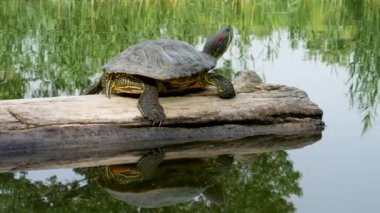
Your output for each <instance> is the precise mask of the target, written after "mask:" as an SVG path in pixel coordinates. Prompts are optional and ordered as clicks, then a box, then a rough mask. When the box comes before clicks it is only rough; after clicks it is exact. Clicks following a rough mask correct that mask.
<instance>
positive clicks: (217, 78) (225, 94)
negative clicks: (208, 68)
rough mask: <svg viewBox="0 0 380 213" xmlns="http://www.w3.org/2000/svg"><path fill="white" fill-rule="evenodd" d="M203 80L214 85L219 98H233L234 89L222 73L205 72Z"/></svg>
mask: <svg viewBox="0 0 380 213" xmlns="http://www.w3.org/2000/svg"><path fill="white" fill-rule="evenodd" d="M204 80H205V81H206V82H207V83H208V84H210V85H213V86H216V89H217V91H218V96H219V97H220V98H233V97H235V89H234V86H233V85H232V83H231V81H229V80H228V79H226V78H225V77H224V76H222V75H218V74H215V73H207V74H206V75H205V77H204Z"/></svg>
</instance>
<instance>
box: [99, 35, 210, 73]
mask: <svg viewBox="0 0 380 213" xmlns="http://www.w3.org/2000/svg"><path fill="white" fill-rule="evenodd" d="M215 66H216V59H215V58H213V57H212V56H210V55H208V54H205V53H202V52H200V51H198V50H196V49H195V48H194V47H193V46H191V45H190V44H188V43H186V42H183V41H174V40H151V41H146V42H143V43H140V44H136V45H133V46H130V47H129V48H128V49H126V50H124V51H123V52H121V53H120V54H118V55H117V56H115V57H114V58H112V59H111V60H110V61H109V62H108V64H106V65H104V66H103V71H105V72H112V73H127V74H131V75H140V76H146V77H149V78H153V79H158V80H170V79H175V78H182V77H188V76H192V75H194V74H197V73H199V72H202V71H208V70H211V69H213V68H214V67H215Z"/></svg>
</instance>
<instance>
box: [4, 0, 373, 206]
mask: <svg viewBox="0 0 380 213" xmlns="http://www.w3.org/2000/svg"><path fill="white" fill-rule="evenodd" d="M379 11H380V5H379V3H377V1H370V0H367V1H355V0H345V1H344V0H343V1H333V0H330V1H291V0H288V1H264V0H263V1H223V2H220V1H197V2H190V1H175V0H172V1H158V0H157V1H141V2H132V1H113V2H112V3H110V2H108V1H105V2H100V1H81V2H77V1H68V0H67V1H63V0H61V1H58V0H57V1H33V2H24V1H10V0H9V1H8V0H6V1H1V3H0V22H1V23H0V40H1V41H2V42H1V43H0V99H16V98H31V97H48V96H60V95H77V94H79V93H80V91H83V90H84V89H85V88H86V87H87V86H89V85H90V83H91V82H92V81H93V80H94V78H95V77H96V75H97V73H98V72H99V70H98V67H99V66H100V65H102V64H103V63H104V62H105V61H107V59H108V58H109V57H111V56H113V55H115V54H117V53H118V52H120V51H121V50H122V49H124V48H125V47H127V46H129V45H131V44H134V43H137V42H139V41H142V40H146V39H152V38H159V37H163V38H175V39H180V40H185V41H188V42H190V43H192V44H194V45H195V46H196V47H197V48H199V49H200V48H201V47H202V45H203V43H204V40H205V36H207V35H209V34H211V33H213V32H214V31H216V30H217V29H218V28H219V27H221V26H223V25H226V24H231V25H233V26H234V27H235V29H236V31H237V33H236V36H235V40H234V43H233V46H232V47H231V48H230V50H229V51H228V52H227V53H226V54H225V55H224V56H223V58H222V60H220V61H219V64H218V66H223V65H226V64H231V67H232V70H233V72H232V73H226V74H227V75H231V76H234V73H237V72H239V71H241V70H245V69H248V70H255V71H256V72H257V73H258V74H259V75H260V76H262V77H263V78H264V79H265V81H266V82H268V83H279V84H285V85H289V86H295V87H297V88H300V89H303V90H305V91H306V92H307V93H308V95H309V97H310V99H311V100H312V101H313V102H315V103H317V104H318V105H319V106H320V107H321V108H322V109H323V111H324V117H323V120H324V121H325V123H326V125H327V126H326V129H325V130H324V132H323V138H322V139H321V140H320V141H319V142H317V143H315V144H312V145H309V146H306V147H304V148H302V149H296V150H290V151H287V152H283V151H280V152H274V153H267V154H262V155H258V156H253V157H252V158H253V159H250V160H248V162H249V163H248V166H247V165H244V164H242V163H240V162H239V161H236V162H235V163H234V164H233V165H232V168H231V171H230V175H228V177H227V178H226V179H224V180H223V184H222V186H223V188H224V189H225V193H226V195H227V198H226V199H227V203H228V204H229V208H228V209H229V211H232V212H288V211H290V212H294V211H295V212H379V211H380V206H379V205H378V200H379V192H380V184H379V183H378V180H379V179H380V169H379V168H378V167H377V166H376V162H378V161H379V160H380V159H379V155H378V153H379V151H380V144H379V142H378V139H379V138H380V137H379V136H380V131H379V124H380V122H379V121H378V118H377V116H376V115H377V114H376V112H378V110H377V107H376V106H377V103H378V100H379V96H378V94H377V91H378V89H379V84H378V80H379V76H380V75H379V73H380V68H379V60H378V59H379V57H380V56H379V52H380V42H379V41H380V40H379V39H376V38H377V36H378V34H379V33H380V21H379V20H380V17H379V15H378V14H380V13H379ZM195 29H196V30H195ZM226 62H230V63H226ZM96 174H97V171H95V170H91V169H85V168H83V169H76V170H71V169H58V170H46V171H31V172H28V174H24V173H3V174H0V194H1V195H2V196H1V197H0V203H1V204H2V205H1V207H0V210H1V211H3V212H19V211H32V212H40V211H49V212H52V211H60V212H62V211H75V210H76V211H78V210H80V211H86V212H87V211H96V212H101V211H114V212H119V211H133V212H134V211H137V210H138V209H136V208H134V207H131V206H129V205H127V204H126V203H124V202H121V201H117V200H115V199H113V198H111V197H110V196H109V195H108V194H107V193H105V192H104V191H103V190H102V189H101V188H100V187H99V185H98V184H97V182H96ZM54 175H56V176H57V178H58V179H55V178H51V177H52V176H54ZM46 178H50V180H49V181H46ZM36 181H37V182H36ZM38 181H43V182H38ZM59 181H62V182H59ZM202 199H205V198H204V197H202V196H201V197H198V198H197V200H202ZM208 202H209V201H204V202H190V203H186V204H181V205H177V206H173V207H166V208H164V209H163V210H164V211H168V212H171V211H172V212H176V211H195V210H196V211H203V212H205V211H219V210H220V209H219V208H217V207H214V206H212V205H211V204H209V203H208ZM207 204H209V205H207ZM141 211H146V210H144V209H141Z"/></svg>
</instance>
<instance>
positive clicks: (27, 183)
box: [0, 151, 302, 212]
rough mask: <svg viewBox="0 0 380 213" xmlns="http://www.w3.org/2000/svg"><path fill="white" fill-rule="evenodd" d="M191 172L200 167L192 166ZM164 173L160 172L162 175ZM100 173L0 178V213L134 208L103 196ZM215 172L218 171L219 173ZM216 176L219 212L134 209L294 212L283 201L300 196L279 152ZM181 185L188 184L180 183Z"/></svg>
mask: <svg viewBox="0 0 380 213" xmlns="http://www.w3.org/2000/svg"><path fill="white" fill-rule="evenodd" d="M247 159H248V160H247ZM178 162H180V161H178ZM178 162H177V164H176V165H177V167H170V166H169V167H166V169H169V170H170V169H171V171H172V173H169V175H167V176H165V175H164V174H163V173H162V176H161V178H166V179H165V180H161V181H164V183H169V182H170V181H172V180H171V179H168V178H171V177H170V176H172V175H173V174H174V173H173V171H175V172H180V173H181V172H182V170H183V171H186V169H188V168H189V165H188V163H189V161H185V162H187V164H186V165H187V166H186V165H183V164H182V166H181V164H180V163H178ZM192 163H194V162H192ZM170 165H173V164H170ZM194 165H205V164H192V166H194ZM173 168H174V169H173ZM196 168H201V167H198V166H196ZM207 168H209V167H207V166H206V167H205V168H204V169H203V170H197V171H198V173H195V176H194V177H198V178H199V177H204V176H202V174H204V171H206V170H207ZM213 168H215V167H213ZM181 169H182V170H181ZM205 169H206V170H205ZM169 170H165V169H164V170H163V171H165V172H167V171H169ZM102 171H104V167H93V168H81V169H75V172H76V173H78V174H81V175H82V176H83V177H84V179H83V180H75V181H71V182H66V183H63V182H60V181H57V178H56V177H55V176H53V177H50V178H49V179H47V180H46V181H43V182H42V181H31V180H29V179H28V178H27V173H25V172H23V173H19V174H17V175H16V174H12V173H3V174H0V192H1V193H0V202H1V204H2V205H1V206H0V211H1V212H28V211H32V212H36V211H37V212H63V211H64V212H73V211H81V212H90V211H94V212H125V211H128V212H136V211H137V209H138V208H135V207H132V206H129V205H127V204H126V203H125V202H123V201H119V200H116V199H113V198H112V197H111V196H109V194H108V193H107V192H106V191H105V190H104V189H103V187H104V186H105V185H104V183H103V184H100V185H99V183H100V182H99V178H100V179H102V177H104V176H102V175H104V172H102ZM209 171H216V170H209ZM220 171H222V172H221V173H220ZM220 171H219V175H216V176H215V174H218V173H214V175H212V176H213V177H214V178H215V177H218V178H219V180H218V181H215V179H214V178H212V179H210V180H214V181H211V182H208V183H209V184H210V183H213V184H216V183H217V185H218V187H214V189H215V190H216V191H214V192H212V190H210V191H209V193H210V194H209V198H212V197H213V196H214V195H215V193H216V194H218V193H219V194H220V193H224V195H225V197H224V201H223V202H224V203H225V205H224V207H222V208H221V207H220V205H210V203H208V201H207V199H206V200H202V199H201V200H198V201H197V200H193V201H190V202H188V203H184V204H179V205H175V206H168V207H160V208H156V209H144V208H142V209H140V210H141V211H142V212H153V211H154V212H162V211H165V212H179V211H180V212H194V211H195V212H210V211H212V212H220V211H226V212H294V211H295V207H294V205H293V203H291V202H290V201H289V200H288V199H289V197H290V196H291V195H297V196H300V195H301V194H302V192H301V188H300V186H299V181H300V178H301V174H300V173H299V172H297V171H294V168H293V165H292V162H291V161H290V160H289V158H288V156H287V153H286V152H284V151H279V152H273V153H265V154H260V155H253V156H248V157H247V156H246V157H244V159H243V158H242V157H237V160H235V162H234V163H233V164H232V165H231V169H230V171H226V170H220ZM181 174H182V175H185V176H183V177H185V178H186V177H191V175H189V176H186V174H185V173H181ZM210 174H211V173H210ZM164 176H165V177H164ZM168 176H169V177H168ZM172 178H174V180H182V181H183V180H184V179H182V177H181V178H178V177H174V176H172ZM103 180H104V179H103ZM189 180H191V178H190V179H189ZM206 182H207V181H206ZM182 183H183V182H182ZM185 183H189V182H187V181H185ZM124 186H125V185H124ZM124 186H123V187H124ZM166 187H167V186H166ZM218 188H219V189H218ZM123 190H124V191H125V190H126V189H125V188H124V189H123ZM220 190H222V191H220ZM214 198H215V196H214Z"/></svg>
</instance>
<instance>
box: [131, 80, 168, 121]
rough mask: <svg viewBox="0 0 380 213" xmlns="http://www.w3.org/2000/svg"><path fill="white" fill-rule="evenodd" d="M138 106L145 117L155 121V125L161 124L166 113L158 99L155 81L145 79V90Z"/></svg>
mask: <svg viewBox="0 0 380 213" xmlns="http://www.w3.org/2000/svg"><path fill="white" fill-rule="evenodd" d="M137 107H138V108H139V110H140V112H141V114H142V115H143V116H144V117H145V118H147V119H148V120H150V121H152V122H153V126H156V125H158V126H161V124H162V123H163V121H164V119H165V113H164V108H162V106H161V105H160V103H159V101H158V89H157V86H156V85H155V84H154V83H146V82H145V81H144V91H143V92H142V94H141V95H140V98H139V102H138V105H137Z"/></svg>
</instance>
